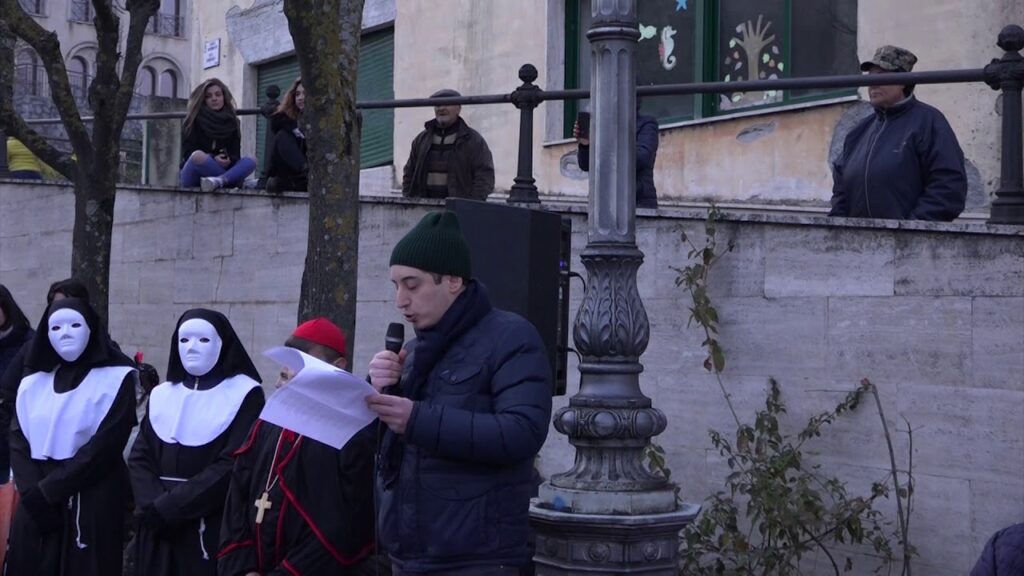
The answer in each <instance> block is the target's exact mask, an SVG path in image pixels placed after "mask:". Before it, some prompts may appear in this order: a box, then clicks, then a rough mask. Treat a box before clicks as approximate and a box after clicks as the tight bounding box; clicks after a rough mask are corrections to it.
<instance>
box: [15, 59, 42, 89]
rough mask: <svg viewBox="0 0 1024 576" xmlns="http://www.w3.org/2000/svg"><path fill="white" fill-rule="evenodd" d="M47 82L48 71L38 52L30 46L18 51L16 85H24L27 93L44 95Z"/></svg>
mask: <svg viewBox="0 0 1024 576" xmlns="http://www.w3.org/2000/svg"><path fill="white" fill-rule="evenodd" d="M45 84H46V71H45V70H44V69H43V66H42V64H40V63H39V57H38V56H36V53H35V52H33V51H32V49H30V48H26V49H24V50H22V51H21V52H18V56H17V57H16V58H15V63H14V85H15V86H24V87H25V93H26V94H31V95H32V96H42V95H44V85H45Z"/></svg>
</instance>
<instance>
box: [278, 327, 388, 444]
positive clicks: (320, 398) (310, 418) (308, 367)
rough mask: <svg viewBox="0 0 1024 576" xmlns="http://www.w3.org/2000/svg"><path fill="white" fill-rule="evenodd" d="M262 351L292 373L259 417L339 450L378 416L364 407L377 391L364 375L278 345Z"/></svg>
mask: <svg viewBox="0 0 1024 576" xmlns="http://www.w3.org/2000/svg"><path fill="white" fill-rule="evenodd" d="M263 355H264V356H266V357H267V358H270V359H271V360H273V361H275V362H277V363H278V364H280V365H282V366H285V367H287V368H289V369H291V371H292V372H294V373H295V377H293V378H292V379H291V380H290V381H289V382H288V384H286V385H285V386H282V387H281V388H280V389H279V390H278V391H277V392H275V393H274V395H273V396H271V397H270V399H269V400H267V404H266V406H264V407H263V412H262V413H261V414H260V418H261V419H263V420H266V421H267V422H270V423H271V424H276V425H278V426H281V427H283V428H287V429H289V430H293V431H295V432H298V433H299V434H302V435H303V436H308V437H310V438H312V439H314V440H318V441H320V442H323V443H324V444H327V445H328V446H331V447H332V448H337V449H339V450H340V449H341V448H342V447H344V446H345V444H346V443H348V441H349V440H350V439H351V438H352V436H354V435H355V433H356V432H358V431H360V430H362V429H363V428H365V427H366V425H367V424H369V423H370V422H373V421H374V420H375V419H376V418H377V415H376V414H374V413H373V412H372V411H371V410H370V409H369V408H367V407H366V397H367V396H370V395H373V394H376V393H377V391H376V390H374V388H373V386H370V384H369V383H368V382H366V381H365V380H362V379H360V378H357V377H355V376H353V375H352V374H351V373H349V372H346V371H344V370H342V369H340V368H338V367H336V366H332V365H330V364H328V363H326V362H324V361H322V360H319V359H317V358H314V357H312V356H310V355H309V354H305V353H303V352H300V351H299V350H296V349H295V348H289V347H286V346H277V347H275V348H271V349H269V350H267V351H265V352H264V353H263Z"/></svg>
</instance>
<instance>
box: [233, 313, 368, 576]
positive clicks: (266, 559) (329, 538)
mask: <svg viewBox="0 0 1024 576" xmlns="http://www.w3.org/2000/svg"><path fill="white" fill-rule="evenodd" d="M285 345H286V346H289V347H292V348H295V349H297V350H300V351H302V352H305V353H306V354H309V355H310V356H312V357H314V358H316V359H318V360H321V361H323V362H325V363H328V364H331V365H333V366H337V367H338V368H341V369H343V370H344V369H345V367H346V366H347V361H346V359H345V335H344V333H343V332H342V331H341V329H340V328H338V327H337V326H336V325H335V324H334V323H333V322H331V321H330V320H328V319H326V318H314V319H312V320H309V321H307V322H304V323H302V324H301V325H299V327H298V328H296V329H295V332H294V333H293V334H292V336H291V337H290V338H288V341H287V342H286V343H285ZM291 377H292V374H291V373H290V372H289V371H288V370H287V369H284V370H282V375H281V378H280V379H279V380H278V387H281V386H285V385H287V382H288V380H290V379H291ZM375 431H376V427H375V426H374V425H373V424H371V425H370V426H367V427H365V428H363V430H361V431H360V432H358V433H356V435H355V436H353V437H352V438H351V439H350V440H349V441H348V443H347V444H345V446H344V447H342V448H341V449H340V450H337V449H335V448H332V447H330V446H328V445H327V444H324V443H322V442H318V441H316V440H314V439H312V438H308V437H304V436H303V435H301V434H298V433H296V432H294V431H292V430H288V429H285V428H282V427H280V426H277V425H274V424H271V423H270V422H265V421H263V420H257V421H256V424H255V425H254V426H253V429H252V432H250V433H249V439H248V440H246V442H245V444H244V445H242V447H241V448H240V449H239V450H238V452H236V453H235V465H234V470H233V471H232V474H231V487H230V488H229V490H228V498H227V503H226V504H225V507H224V525H223V528H222V529H221V551H220V554H219V555H218V557H217V574H218V576H246V575H248V574H252V573H257V574H301V575H302V576H318V575H319V576H347V575H352V574H358V572H356V570H357V565H359V564H361V563H363V562H366V561H367V560H370V555H371V553H372V552H373V550H374V540H375V539H374V525H373V518H374V512H375V510H374V507H373V462H374V455H375V448H376V446H375V437H374V432H375ZM256 502H261V503H265V504H261V505H260V506H259V507H257V506H256V505H255V503H256ZM382 576H384V575H382Z"/></svg>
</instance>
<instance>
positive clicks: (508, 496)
mask: <svg viewBox="0 0 1024 576" xmlns="http://www.w3.org/2000/svg"><path fill="white" fill-rule="evenodd" d="M390 276H391V282H392V283H393V284H394V285H395V290H396V292H395V305H396V306H397V308H398V310H399V311H400V312H401V313H402V315H403V316H404V317H405V320H406V322H407V323H409V324H411V325H412V326H413V328H414V329H415V332H416V337H415V339H413V340H412V341H410V342H409V343H408V344H407V345H406V346H405V347H404V348H403V349H402V350H401V351H400V352H398V353H395V352H393V351H389V350H383V351H381V352H378V353H377V354H376V355H375V356H374V357H373V360H371V362H370V370H369V374H370V381H371V383H372V384H373V386H374V388H376V389H377V390H378V391H381V392H382V393H381V394H379V395H375V396H370V397H368V398H367V403H368V404H369V407H370V408H371V409H372V410H373V411H374V412H376V413H377V415H378V417H379V418H380V420H381V422H383V423H384V424H386V425H387V427H388V430H387V431H386V432H385V434H384V438H383V439H382V441H381V446H380V454H379V458H378V462H379V463H378V470H377V482H376V483H377V486H376V489H377V494H378V503H379V514H378V532H379V538H380V542H381V544H382V545H383V546H384V548H385V550H387V552H388V553H389V555H390V556H391V561H392V569H393V573H394V574H395V575H396V576H401V575H424V574H435V575H442V574H443V575H444V576H462V575H467V576H468V575H470V574H472V575H474V576H497V575H500V576H505V575H508V576H516V575H518V574H519V570H520V568H522V567H523V566H524V565H526V564H528V563H529V562H530V552H529V548H528V544H527V541H528V537H529V519H528V512H529V499H530V494H531V491H532V489H533V482H532V480H531V474H532V470H533V458H534V456H536V454H537V452H538V451H539V450H540V448H541V446H542V445H543V444H544V439H545V437H546V436H547V432H548V422H549V420H550V418H551V389H552V375H551V369H550V364H549V363H548V357H547V354H546V352H545V350H544V344H543V342H542V341H541V338H540V335H539V334H538V333H537V331H536V329H535V328H534V327H533V325H532V324H530V323H529V322H528V321H527V320H525V319H524V318H522V317H520V316H518V315H516V314H513V313H511V312H507V311H504V310H499V309H497V308H494V307H492V306H491V303H490V300H489V299H488V296H487V288H486V287H485V286H484V285H483V284H482V283H480V282H479V281H477V280H474V279H472V270H471V265H470V256H469V247H468V246H467V245H466V240H465V238H464V237H463V235H462V231H461V229H460V228H459V221H458V219H457V218H456V216H455V214H454V213H452V212H449V211H442V212H431V213H430V214H427V215H426V216H425V217H424V218H423V219H422V220H421V221H420V222H419V224H417V225H416V227H415V228H413V229H412V230H411V231H410V232H409V233H408V234H406V235H405V237H404V238H402V239H401V240H400V241H399V242H398V244H396V245H395V248H394V250H393V251H392V252H391V261H390Z"/></svg>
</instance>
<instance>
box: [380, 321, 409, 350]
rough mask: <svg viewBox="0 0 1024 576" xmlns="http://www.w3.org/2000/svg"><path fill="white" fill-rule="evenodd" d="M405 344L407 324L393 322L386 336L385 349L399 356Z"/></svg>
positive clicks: (389, 325)
mask: <svg viewBox="0 0 1024 576" xmlns="http://www.w3.org/2000/svg"><path fill="white" fill-rule="evenodd" d="M404 343H405V324H401V323H399V322H392V323H391V324H388V332H387V334H386V335H385V336H384V349H385V350H387V351H389V352H394V353H395V354H398V353H399V352H401V351H402V344H404Z"/></svg>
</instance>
